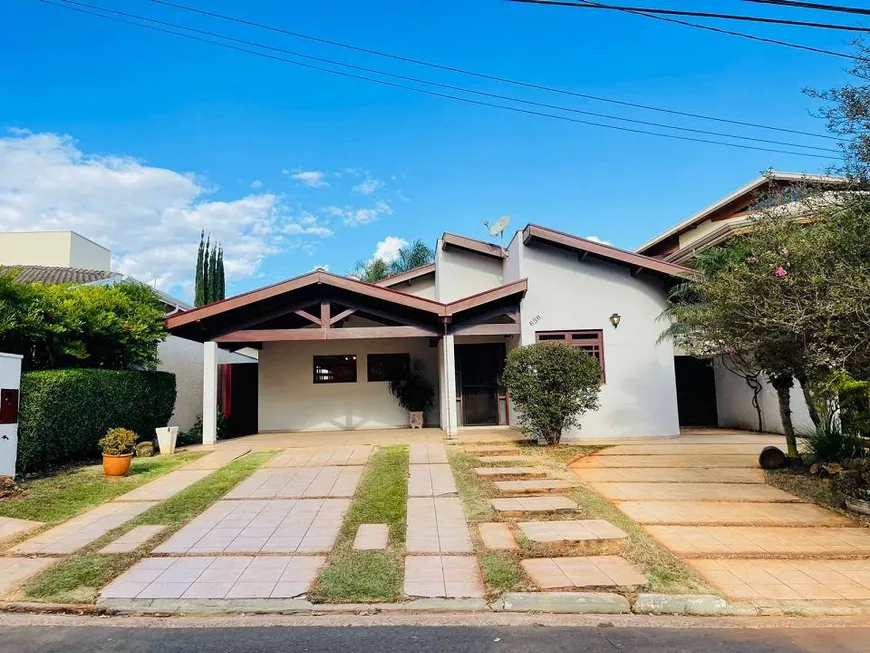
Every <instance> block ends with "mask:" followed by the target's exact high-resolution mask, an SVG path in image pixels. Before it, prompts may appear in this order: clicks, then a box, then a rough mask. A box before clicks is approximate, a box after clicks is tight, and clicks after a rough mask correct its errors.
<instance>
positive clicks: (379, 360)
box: [366, 354, 411, 382]
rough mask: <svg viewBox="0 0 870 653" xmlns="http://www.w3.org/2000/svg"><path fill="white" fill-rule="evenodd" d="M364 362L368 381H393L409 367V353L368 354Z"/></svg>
mask: <svg viewBox="0 0 870 653" xmlns="http://www.w3.org/2000/svg"><path fill="white" fill-rule="evenodd" d="M366 362H367V365H366V367H367V377H366V378H367V380H368V381H369V382H372V381H393V380H395V379H398V378H401V377H402V376H404V375H405V374H407V373H408V370H410V369H411V354H369V355H368V358H367V361H366Z"/></svg>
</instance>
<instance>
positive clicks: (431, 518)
mask: <svg viewBox="0 0 870 653" xmlns="http://www.w3.org/2000/svg"><path fill="white" fill-rule="evenodd" d="M405 547H406V549H407V550H408V552H410V553H471V552H473V551H474V546H473V544H472V541H471V533H470V532H469V530H468V524H467V523H466V521H465V512H464V510H463V509H462V502H461V501H460V500H459V499H458V498H447V497H439V498H409V499H408V533H407V538H406V543H405Z"/></svg>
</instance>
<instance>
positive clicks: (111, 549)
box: [98, 525, 166, 553]
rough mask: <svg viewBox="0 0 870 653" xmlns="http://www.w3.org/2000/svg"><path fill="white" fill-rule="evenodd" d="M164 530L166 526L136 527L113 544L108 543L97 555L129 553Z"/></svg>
mask: <svg viewBox="0 0 870 653" xmlns="http://www.w3.org/2000/svg"><path fill="white" fill-rule="evenodd" d="M164 528H166V526H161V525H158V526H136V527H135V528H132V529H130V530H129V531H128V532H127V533H124V535H122V536H121V537H119V538H118V539H117V540H115V541H114V542H109V543H108V544H107V545H106V546H104V547H103V548H102V549H100V550H99V551H98V553H130V552H131V551H135V550H136V549H138V548H139V547H140V546H142V545H143V544H145V542H147V541H148V540H150V539H151V538H153V537H155V536H156V535H157V534H158V533H159V532H160V531H162V530H163V529H164Z"/></svg>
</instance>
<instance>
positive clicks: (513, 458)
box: [478, 456, 536, 465]
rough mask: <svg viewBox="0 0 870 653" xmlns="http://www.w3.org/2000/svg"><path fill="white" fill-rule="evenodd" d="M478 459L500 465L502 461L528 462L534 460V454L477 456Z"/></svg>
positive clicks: (489, 463)
mask: <svg viewBox="0 0 870 653" xmlns="http://www.w3.org/2000/svg"><path fill="white" fill-rule="evenodd" d="M478 460H480V462H482V463H486V464H488V465H500V464H502V463H528V462H534V461H535V460H536V458H535V457H534V456H479V457H478Z"/></svg>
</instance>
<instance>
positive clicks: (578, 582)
mask: <svg viewBox="0 0 870 653" xmlns="http://www.w3.org/2000/svg"><path fill="white" fill-rule="evenodd" d="M520 565H521V566H522V568H523V570H524V571H525V572H526V573H527V574H528V575H529V576H530V577H531V579H532V582H533V583H534V584H535V585H537V586H538V587H539V588H540V589H546V590H555V589H575V588H589V587H611V588H612V587H638V586H643V585H646V584H647V579H646V576H644V575H643V574H642V573H641V572H640V571H638V570H637V569H636V568H635V567H634V566H633V565H632V564H631V563H630V562H628V561H627V560H624V559H623V558H620V557H619V556H589V557H572V558H529V559H526V560H523V561H522V562H520Z"/></svg>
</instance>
